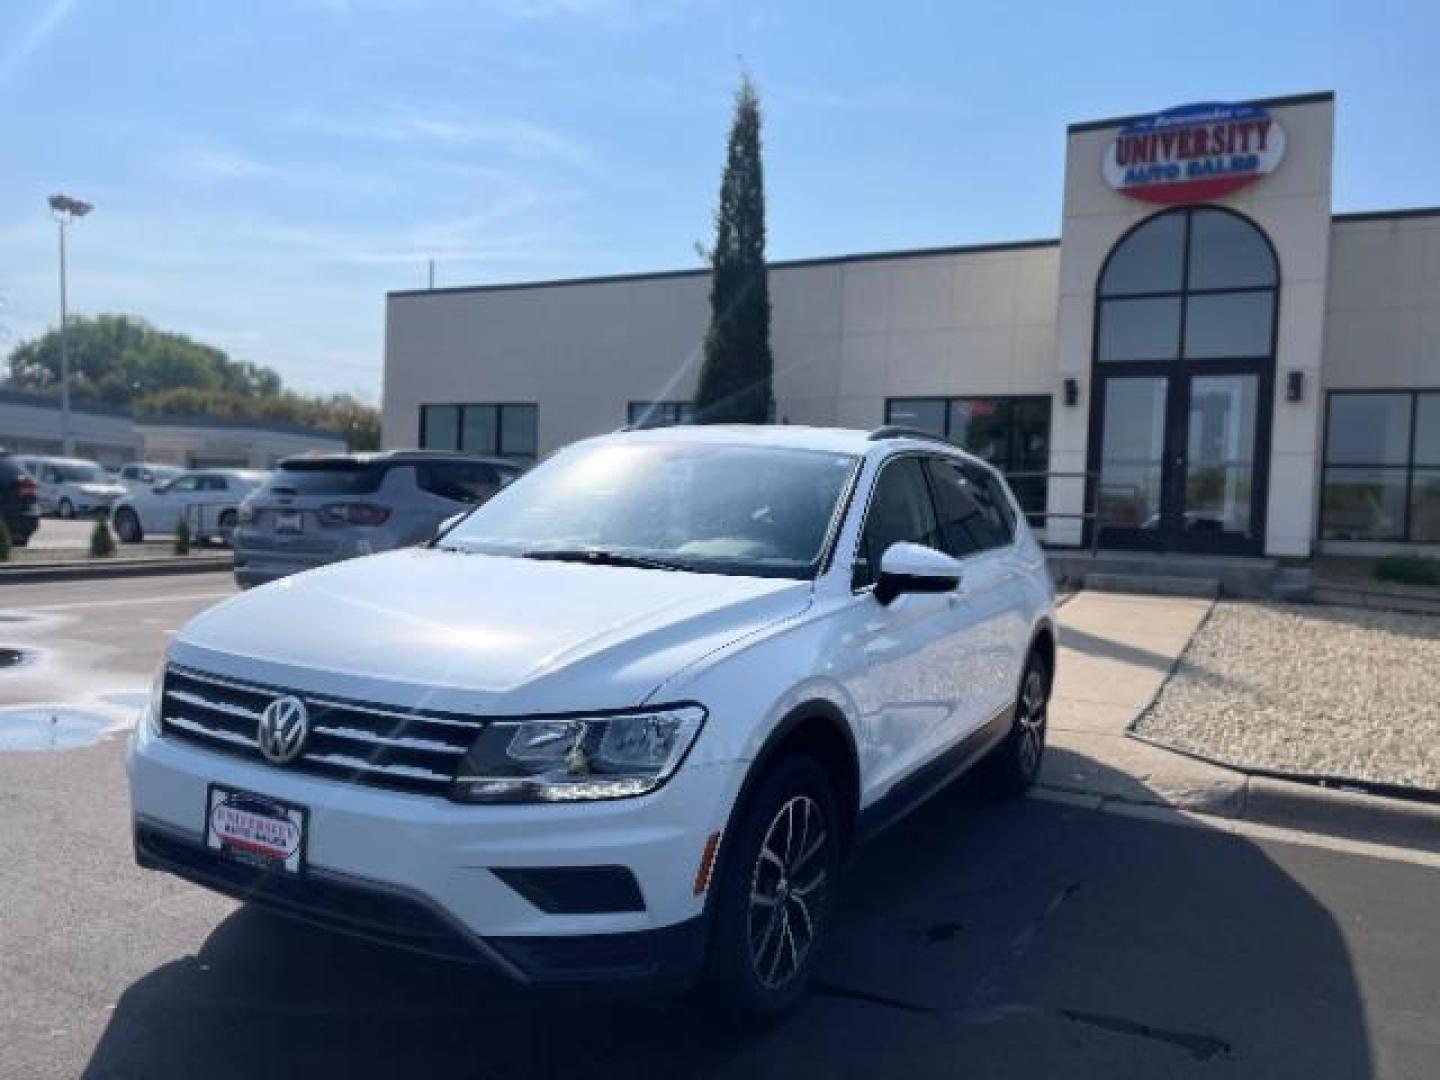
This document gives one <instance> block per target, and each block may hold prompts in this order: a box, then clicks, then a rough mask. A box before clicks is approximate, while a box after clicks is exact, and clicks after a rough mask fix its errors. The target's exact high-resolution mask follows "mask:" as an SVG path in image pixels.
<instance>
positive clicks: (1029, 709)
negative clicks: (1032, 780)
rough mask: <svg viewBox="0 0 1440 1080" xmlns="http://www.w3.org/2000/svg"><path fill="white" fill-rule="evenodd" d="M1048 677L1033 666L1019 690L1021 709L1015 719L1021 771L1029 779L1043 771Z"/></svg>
mask: <svg viewBox="0 0 1440 1080" xmlns="http://www.w3.org/2000/svg"><path fill="white" fill-rule="evenodd" d="M1046 704H1047V702H1046V690H1045V677H1044V676H1043V675H1042V674H1041V673H1040V670H1039V669H1038V668H1034V667H1032V668H1031V669H1030V670H1029V671H1028V672H1026V674H1025V685H1024V686H1023V687H1022V688H1021V691H1020V702H1019V707H1018V708H1017V709H1016V713H1015V719H1016V722H1017V725H1018V727H1017V733H1018V735H1019V737H1020V747H1019V749H1020V768H1021V769H1022V770H1023V771H1024V773H1025V775H1026V776H1034V775H1035V773H1036V772H1038V771H1039V769H1040V756H1041V754H1042V753H1044V750H1045V712H1046Z"/></svg>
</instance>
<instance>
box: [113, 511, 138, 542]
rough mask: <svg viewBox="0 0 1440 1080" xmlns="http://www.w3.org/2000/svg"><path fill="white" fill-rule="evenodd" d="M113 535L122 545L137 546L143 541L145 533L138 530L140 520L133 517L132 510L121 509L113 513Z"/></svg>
mask: <svg viewBox="0 0 1440 1080" xmlns="http://www.w3.org/2000/svg"><path fill="white" fill-rule="evenodd" d="M115 534H116V535H117V536H119V537H120V542H121V543H122V544H138V543H139V542H140V541H141V540H143V539H145V533H144V532H143V531H142V530H141V528H140V519H139V518H138V517H136V516H135V511H134V510H131V509H129V508H128V507H121V508H120V509H119V510H116V511H115Z"/></svg>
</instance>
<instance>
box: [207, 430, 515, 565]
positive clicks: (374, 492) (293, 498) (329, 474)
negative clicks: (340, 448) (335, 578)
mask: <svg viewBox="0 0 1440 1080" xmlns="http://www.w3.org/2000/svg"><path fill="white" fill-rule="evenodd" d="M523 471H524V466H522V465H520V464H519V463H517V462H514V461H508V460H506V459H504V458H485V457H472V456H471V455H469V454H447V453H443V452H439V451H428V450H392V451H388V452H385V453H377V454H323V455H316V456H313V457H298V458H287V459H286V460H284V461H282V462H280V465H279V466H278V467H277V468H276V469H275V471H274V472H272V473H271V474H270V477H269V479H267V480H266V482H265V484H264V485H263V486H262V487H260V488H259V489H257V490H256V491H255V492H253V493H252V494H251V495H249V496H248V497H247V498H246V499H245V501H244V502H242V503H241V504H240V515H239V517H240V520H239V525H238V527H237V528H236V530H235V534H234V537H233V544H234V548H235V580H236V581H237V582H238V583H239V584H240V586H241V587H242V588H249V587H250V586H252V585H259V584H261V583H262V582H266V581H272V580H274V579H275V578H278V577H284V576H285V575H287V574H293V573H296V572H297V571H300V570H309V569H311V568H312V567H316V566H323V565H324V564H326V563H331V562H336V561H338V560H340V559H350V558H354V557H355V556H357V555H372V554H374V553H376V552H380V551H389V550H390V549H391V548H397V547H406V546H408V545H411V544H418V543H421V542H422V541H425V540H429V539H430V538H431V537H433V536H434V535H435V530H436V529H437V528H438V527H439V526H440V524H441V522H443V521H445V520H446V519H447V518H450V517H454V516H455V515H456V514H458V513H462V512H464V511H466V510H470V509H472V508H473V507H476V506H479V505H480V504H481V503H483V502H485V501H486V500H487V499H489V498H490V496H492V495H494V494H495V493H496V492H497V491H499V490H500V489H501V488H503V487H504V486H505V485H506V484H508V483H510V481H512V480H514V479H515V478H516V477H517V476H519V475H520V473H521V472H523Z"/></svg>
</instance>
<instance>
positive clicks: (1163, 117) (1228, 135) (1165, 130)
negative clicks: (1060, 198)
mask: <svg viewBox="0 0 1440 1080" xmlns="http://www.w3.org/2000/svg"><path fill="white" fill-rule="evenodd" d="M1284 156H1285V131H1284V129H1283V128H1281V127H1280V123H1279V121H1277V120H1276V119H1275V118H1274V117H1272V116H1271V115H1270V114H1269V113H1268V112H1266V111H1265V110H1264V109H1261V108H1257V107H1255V106H1254V105H1213V104H1212V105H1182V106H1180V107H1179V108H1178V109H1166V110H1165V111H1164V112H1161V113H1155V114H1153V115H1151V116H1142V117H1141V118H1140V119H1138V120H1132V121H1131V122H1130V123H1128V124H1126V125H1125V126H1124V127H1123V128H1121V129H1120V133H1119V134H1118V135H1116V136H1115V141H1114V142H1112V143H1111V144H1110V147H1109V149H1107V150H1106V151H1105V181H1106V183H1108V184H1109V185H1110V186H1111V187H1112V188H1114V189H1115V190H1116V191H1118V192H1120V194H1122V195H1128V196H1130V197H1131V198H1133V199H1145V200H1146V201H1147V202H1158V203H1183V202H1197V201H1200V200H1203V199H1215V198H1218V197H1220V196H1221V195H1228V194H1230V193H1231V192H1232V191H1238V190H1239V189H1240V188H1243V187H1244V186H1245V185H1247V184H1252V183H1254V182H1255V181H1256V180H1258V179H1260V177H1262V176H1265V175H1266V174H1268V173H1272V172H1274V171H1275V167H1276V166H1277V165H1279V164H1280V161H1281V159H1282V158H1283V157H1284Z"/></svg>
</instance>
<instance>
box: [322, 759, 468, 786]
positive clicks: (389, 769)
mask: <svg viewBox="0 0 1440 1080" xmlns="http://www.w3.org/2000/svg"><path fill="white" fill-rule="evenodd" d="M300 757H301V760H303V761H313V762H315V763H316V764H317V765H333V766H335V767H337V768H341V769H354V770H356V771H358V772H366V773H381V774H384V775H388V776H403V777H405V778H406V779H410V780H434V781H437V782H439V783H443V784H448V783H450V781H451V780H452V779H454V777H453V776H447V775H446V774H444V773H437V772H432V771H431V770H429V769H422V768H420V767H419V766H418V765H376V764H375V763H374V762H371V761H366V760H365V759H364V758H357V757H351V756H350V755H349V754H301V755H300Z"/></svg>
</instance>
